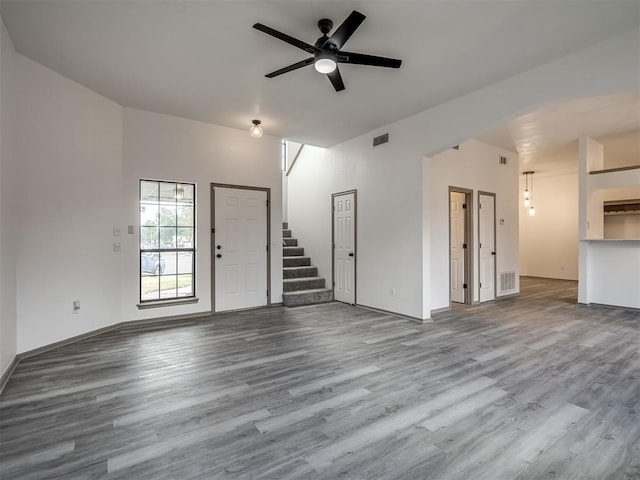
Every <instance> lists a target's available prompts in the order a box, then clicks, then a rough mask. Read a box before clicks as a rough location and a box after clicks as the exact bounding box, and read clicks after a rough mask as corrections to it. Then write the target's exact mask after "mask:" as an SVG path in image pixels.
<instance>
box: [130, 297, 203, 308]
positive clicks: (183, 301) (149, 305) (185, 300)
mask: <svg viewBox="0 0 640 480" xmlns="http://www.w3.org/2000/svg"><path fill="white" fill-rule="evenodd" d="M198 300H199V299H198V298H197V297H189V298H177V299H172V300H158V301H153V302H144V303H139V304H138V305H136V306H137V307H138V310H144V309H146V308H159V307H171V306H173V305H188V304H191V303H198Z"/></svg>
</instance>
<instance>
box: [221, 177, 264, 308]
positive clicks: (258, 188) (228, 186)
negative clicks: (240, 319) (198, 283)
mask: <svg viewBox="0 0 640 480" xmlns="http://www.w3.org/2000/svg"><path fill="white" fill-rule="evenodd" d="M216 187H218V188H235V189H238V190H260V191H263V192H266V194H267V307H270V306H271V188H268V187H251V186H248V185H232V184H228V183H213V182H212V183H211V189H210V190H209V194H210V195H211V313H215V311H216V308H215V302H216V270H215V269H216V261H215V260H216V232H215V225H216V196H215V193H214V189H215V188H216ZM258 308H264V307H258Z"/></svg>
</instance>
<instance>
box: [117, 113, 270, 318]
mask: <svg viewBox="0 0 640 480" xmlns="http://www.w3.org/2000/svg"><path fill="white" fill-rule="evenodd" d="M123 152H124V155H123V157H124V168H123V199H124V205H125V208H124V211H123V216H122V225H121V231H122V232H123V237H122V257H123V273H122V318H123V319H124V320H125V321H128V320H135V319H143V318H156V317H164V316H172V315H184V314H195V313H209V312H210V311H211V183H223V184H231V185H245V186H254V187H266V188H270V189H271V242H272V249H271V292H270V295H271V301H272V302H273V303H279V302H282V248H280V247H281V246H282V172H281V156H280V152H281V150H280V139H279V138H276V137H272V136H268V135H265V136H263V137H262V138H260V139H254V138H251V137H250V136H249V134H248V133H247V132H246V131H244V130H234V129H231V128H225V127H219V126H216V125H210V124H207V123H202V122H196V121H193V120H186V119H183V118H177V117H172V116H168V115H160V114H156V113H151V112H145V111H142V110H135V109H130V108H126V109H124V150H123ZM141 178H146V179H155V180H176V181H180V182H189V183H195V184H196V199H197V200H196V201H197V218H196V229H197V233H196V235H197V239H196V248H197V253H196V296H197V297H198V298H199V301H198V303H197V304H188V305H172V306H165V307H161V308H153V309H144V310H138V308H137V307H136V304H138V303H139V297H138V295H139V282H138V250H137V249H138V243H137V242H138V225H139V220H138V195H139V193H138V192H139V180H140V179H141ZM128 225H135V226H136V228H135V234H134V235H129V234H126V233H124V232H126V231H127V226H128Z"/></svg>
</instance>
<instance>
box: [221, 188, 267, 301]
mask: <svg viewBox="0 0 640 480" xmlns="http://www.w3.org/2000/svg"><path fill="white" fill-rule="evenodd" d="M213 190H214V231H213V241H214V248H213V259H212V260H213V264H214V266H213V268H214V271H215V276H214V282H215V285H214V291H215V294H214V309H215V311H216V312H223V311H227V310H238V309H242V308H252V307H260V306H264V305H267V256H268V255H267V208H268V207H267V192H266V191H264V190H250V189H242V188H226V187H217V186H214V187H213Z"/></svg>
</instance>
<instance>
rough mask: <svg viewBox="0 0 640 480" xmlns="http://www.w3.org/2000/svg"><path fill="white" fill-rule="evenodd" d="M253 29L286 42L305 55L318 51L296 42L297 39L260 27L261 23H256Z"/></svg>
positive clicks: (264, 26)
mask: <svg viewBox="0 0 640 480" xmlns="http://www.w3.org/2000/svg"><path fill="white" fill-rule="evenodd" d="M253 28H255V29H256V30H260V31H261V32H264V33H266V34H267V35H271V36H272V37H276V38H277V39H278V40H282V41H283V42H287V43H288V44H289V45H293V46H294V47H298V48H300V49H302V50H304V51H305V52H307V53H316V52H318V51H319V49H317V48H316V47H314V46H313V45H309V44H308V43H306V42H303V41H302V40H298V39H297V38H294V37H292V36H290V35H287V34H286V33H282V32H279V31H278V30H274V29H273V28H271V27H267V26H266V25H262V24H261V23H256V24H255V25H254V26H253Z"/></svg>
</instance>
